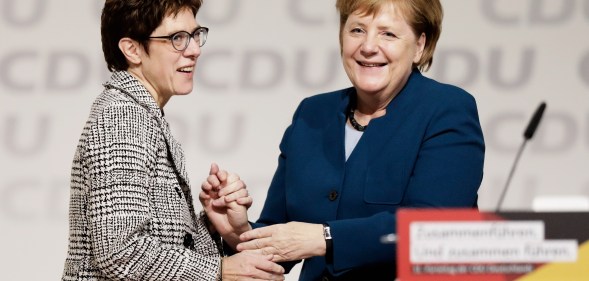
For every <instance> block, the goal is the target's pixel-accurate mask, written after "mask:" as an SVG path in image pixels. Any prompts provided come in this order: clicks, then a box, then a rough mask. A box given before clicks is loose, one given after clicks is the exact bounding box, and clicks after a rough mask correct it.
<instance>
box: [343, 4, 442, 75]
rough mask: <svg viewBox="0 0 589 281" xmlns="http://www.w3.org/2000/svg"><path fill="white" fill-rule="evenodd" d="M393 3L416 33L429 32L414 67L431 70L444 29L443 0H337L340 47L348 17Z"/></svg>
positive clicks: (376, 10)
mask: <svg viewBox="0 0 589 281" xmlns="http://www.w3.org/2000/svg"><path fill="white" fill-rule="evenodd" d="M388 3H393V4H394V5H395V7H397V8H399V10H400V11H401V14H402V15H403V17H404V18H405V20H406V21H407V23H408V24H409V26H410V27H411V29H412V30H413V33H414V34H415V36H417V37H418V38H419V36H420V35H421V34H422V33H423V34H424V35H425V47H424V50H423V55H422V56H421V59H420V60H419V62H417V63H414V64H413V67H416V68H419V70H421V71H427V70H428V69H429V68H430V67H431V65H432V62H433V57H434V51H435V49H436V44H437V43H438V39H439V38H440V34H441V33H442V19H443V17H444V11H443V10H442V4H441V3H440V1H439V0H337V2H336V4H335V6H336V8H337V11H338V12H339V16H340V35H339V39H340V48H341V46H342V31H343V28H344V26H345V25H346V21H347V20H348V17H349V16H350V15H351V14H352V13H354V12H356V11H359V12H360V13H361V14H363V15H375V14H377V13H378V12H379V11H380V9H381V8H382V7H383V6H384V4H388Z"/></svg>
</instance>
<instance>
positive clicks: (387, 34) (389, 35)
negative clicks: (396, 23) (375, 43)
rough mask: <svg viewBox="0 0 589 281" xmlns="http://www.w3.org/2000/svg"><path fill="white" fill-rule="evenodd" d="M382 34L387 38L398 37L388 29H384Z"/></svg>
mask: <svg viewBox="0 0 589 281" xmlns="http://www.w3.org/2000/svg"><path fill="white" fill-rule="evenodd" d="M382 34H383V35H384V36H385V37H387V38H398V37H397V35H395V33H392V32H390V31H384V32H383V33H382Z"/></svg>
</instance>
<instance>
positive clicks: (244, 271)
mask: <svg viewBox="0 0 589 281" xmlns="http://www.w3.org/2000/svg"><path fill="white" fill-rule="evenodd" d="M271 259H272V255H266V256H262V255H256V254H251V253H237V254H235V255H233V256H229V257H225V258H223V260H222V261H221V262H222V263H223V272H222V276H221V279H222V280H224V281H225V280H230V281H232V280H260V279H261V280H284V268H282V266H280V265H278V264H275V263H273V262H271V261H270V260H271Z"/></svg>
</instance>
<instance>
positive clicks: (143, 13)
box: [100, 0, 202, 71]
mask: <svg viewBox="0 0 589 281" xmlns="http://www.w3.org/2000/svg"><path fill="white" fill-rule="evenodd" d="M201 5H202V0H106V1H105V3H104V8H103V9H102V17H101V22H100V33H101V39H102V51H103V53H104V59H105V60H106V64H107V66H108V70H109V71H120V70H127V69H128V68H129V64H128V62H127V59H126V58H125V56H124V55H123V53H122V52H121V50H120V49H119V41H120V40H121V38H124V37H128V38H131V39H133V40H136V41H137V42H139V44H141V45H142V46H143V47H144V48H145V50H147V49H148V42H149V41H148V37H149V35H150V34H151V33H152V32H153V31H154V30H155V29H156V28H157V27H158V26H160V24H161V23H162V21H163V20H164V18H165V17H167V16H169V15H173V16H175V15H177V14H178V13H179V12H180V11H181V10H183V9H189V10H190V11H192V14H193V15H194V16H196V13H197V12H198V9H200V6H201Z"/></svg>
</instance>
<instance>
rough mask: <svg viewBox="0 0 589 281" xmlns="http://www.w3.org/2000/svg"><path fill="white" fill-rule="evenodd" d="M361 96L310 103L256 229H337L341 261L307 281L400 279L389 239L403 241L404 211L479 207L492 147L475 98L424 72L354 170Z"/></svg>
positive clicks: (370, 133) (308, 272) (301, 112)
mask: <svg viewBox="0 0 589 281" xmlns="http://www.w3.org/2000/svg"><path fill="white" fill-rule="evenodd" d="M355 94H356V92H355V89H354V88H348V89H343V90H339V91H335V92H331V93H326V94H320V95H316V96H312V97H309V98H306V99H305V100H303V101H302V102H301V104H300V105H299V107H298V108H297V110H296V112H295V114H294V117H293V120H292V124H291V125H290V126H289V127H288V128H287V130H286V132H285V133H284V136H283V138H282V142H281V144H280V152H281V153H280V157H279V158H278V168H277V170H276V173H275V175H274V178H273V180H272V183H271V185H270V188H269V190H268V194H267V198H266V201H265V203H264V207H263V210H262V213H261V215H260V218H259V220H258V221H257V223H256V224H255V225H254V227H259V226H263V225H269V224H276V223H285V222H289V221H301V222H309V223H327V224H329V225H330V227H331V234H332V236H333V262H332V263H326V262H325V258H324V257H313V258H309V259H307V260H305V263H304V265H303V268H302V270H301V275H300V280H318V279H319V278H321V276H323V275H327V276H332V277H333V276H335V277H336V278H335V279H330V280H361V279H363V278H366V277H367V276H374V277H377V276H382V278H386V279H378V278H377V279H374V280H393V279H391V278H393V277H392V276H395V274H396V270H395V258H396V249H395V247H396V246H395V245H394V244H382V243H381V242H380V238H381V236H383V235H386V234H389V233H393V232H396V218H395V213H396V211H397V209H398V208H401V207H403V208H405V207H409V208H416V207H435V208H443V207H476V206H477V191H478V188H479V186H480V184H481V180H482V177H483V161H484V152H485V145H484V141H483V134H482V131H481V127H480V124H479V118H478V113H477V107H476V102H475V100H474V98H473V97H472V96H471V95H470V94H468V93H467V92H465V91H464V90H462V89H460V88H458V87H455V86H451V85H446V84H441V83H438V82H436V81H434V80H432V79H429V78H427V77H424V76H422V74H421V73H420V72H419V71H418V70H414V71H413V72H412V74H411V75H410V77H409V80H408V82H407V84H406V85H405V87H404V88H403V90H402V91H401V92H400V93H399V94H398V95H397V96H396V97H395V98H394V99H393V100H392V101H391V102H390V103H389V105H388V106H387V110H386V115H384V116H382V117H380V118H376V119H373V120H371V121H370V124H369V126H368V128H367V129H366V130H365V131H364V134H363V136H362V137H361V139H360V141H359V142H358V144H357V145H356V147H355V148H354V150H353V152H352V154H351V155H350V157H349V158H348V160H347V161H346V159H345V155H344V150H345V148H344V143H345V139H344V129H345V126H346V110H347V108H348V103H349V100H350V96H351V95H355ZM292 265H294V263H293V264H291V265H289V266H292ZM289 266H287V268H288V269H290V267H289ZM368 274H369V275H368ZM354 276H357V277H354ZM362 277H363V278H362ZM357 278H361V279H357Z"/></svg>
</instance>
